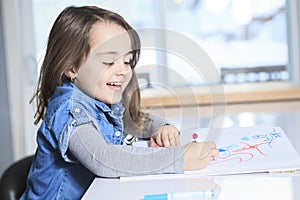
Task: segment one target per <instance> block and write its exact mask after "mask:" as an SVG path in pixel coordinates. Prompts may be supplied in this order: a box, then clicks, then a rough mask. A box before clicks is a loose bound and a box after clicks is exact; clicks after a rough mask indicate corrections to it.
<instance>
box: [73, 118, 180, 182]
mask: <svg viewBox="0 0 300 200" xmlns="http://www.w3.org/2000/svg"><path fill="white" fill-rule="evenodd" d="M151 118H152V122H151V123H150V124H149V127H148V129H147V130H148V131H146V132H145V133H143V135H144V136H145V135H146V136H149V137H150V136H151V135H152V134H153V133H154V132H155V131H156V130H157V129H158V128H159V127H161V126H163V125H164V123H165V120H162V118H159V117H155V116H153V115H152V116H151ZM127 131H128V133H129V132H130V130H127ZM69 151H70V152H71V153H72V154H73V156H75V157H76V159H77V160H78V161H79V162H81V163H82V164H83V165H84V166H85V167H86V168H87V169H89V170H90V171H91V172H93V173H94V174H96V175H97V176H101V177H120V176H134V175H146V174H161V173H183V172H184V147H183V146H179V147H161V148H144V147H134V146H126V145H113V144H108V143H106V141H105V140H104V138H103V136H102V134H101V133H100V134H99V129H98V128H97V127H95V126H94V125H93V124H91V123H90V124H84V125H81V126H78V127H76V128H75V130H74V131H73V133H72V134H71V136H70V139H69Z"/></svg>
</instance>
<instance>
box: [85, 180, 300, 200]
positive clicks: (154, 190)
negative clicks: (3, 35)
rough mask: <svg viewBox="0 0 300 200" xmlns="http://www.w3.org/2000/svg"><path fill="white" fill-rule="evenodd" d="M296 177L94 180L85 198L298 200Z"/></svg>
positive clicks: (298, 192)
mask: <svg viewBox="0 0 300 200" xmlns="http://www.w3.org/2000/svg"><path fill="white" fill-rule="evenodd" d="M299 188H300V176H299V174H298V175H287V174H284V175H266V174H265V175H262V174H256V175H255V174H254V175H234V176H215V177H198V178H172V179H165V180H136V181H120V180H119V179H102V178H97V179H96V180H95V181H94V182H93V184H92V185H91V187H90V188H89V190H88V191H87V193H86V194H85V196H84V198H83V199H85V200H89V199H112V200H114V199H116V200H120V199H122V200H123V199H126V200H127V199H128V200H142V199H143V197H144V195H147V194H160V193H167V192H187V191H195V190H208V189H213V190H215V192H216V196H217V198H215V199H218V200H242V199H243V200H299V199H300V190H299Z"/></svg>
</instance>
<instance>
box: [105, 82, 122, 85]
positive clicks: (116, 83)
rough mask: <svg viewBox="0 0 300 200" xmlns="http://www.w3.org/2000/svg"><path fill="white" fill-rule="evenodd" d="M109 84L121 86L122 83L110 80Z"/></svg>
mask: <svg viewBox="0 0 300 200" xmlns="http://www.w3.org/2000/svg"><path fill="white" fill-rule="evenodd" d="M107 84H108V85H112V86H121V85H122V83H121V82H109V83H107Z"/></svg>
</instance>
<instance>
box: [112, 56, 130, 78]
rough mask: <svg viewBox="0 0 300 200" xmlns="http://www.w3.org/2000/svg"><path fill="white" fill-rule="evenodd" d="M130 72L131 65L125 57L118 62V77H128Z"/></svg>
mask: <svg viewBox="0 0 300 200" xmlns="http://www.w3.org/2000/svg"><path fill="white" fill-rule="evenodd" d="M130 71H131V66H130V64H128V63H127V61H126V60H125V59H124V58H123V57H120V58H119V59H118V60H117V62H116V73H117V74H118V75H126V74H128V73H129V72H130Z"/></svg>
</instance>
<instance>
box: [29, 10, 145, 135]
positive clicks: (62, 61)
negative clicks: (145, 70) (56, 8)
mask: <svg viewBox="0 0 300 200" xmlns="http://www.w3.org/2000/svg"><path fill="white" fill-rule="evenodd" d="M97 22H109V23H114V24H117V25H119V26H121V27H123V28H124V29H125V30H126V31H127V32H128V34H129V36H130V39H131V45H132V49H133V52H132V53H133V59H132V61H131V68H132V78H131V80H130V82H129V84H128V86H127V88H126V89H125V91H124V93H123V98H122V102H123V104H124V106H125V113H124V121H125V123H124V124H125V129H126V126H134V127H136V128H138V129H139V128H145V127H146V125H147V123H148V122H149V120H150V119H149V117H148V114H146V113H145V112H143V111H142V107H141V103H140V89H139V87H138V81H137V76H136V73H135V70H134V68H135V66H136V64H137V62H138V60H139V56H140V48H141V44H140V39H139V36H138V34H137V32H136V31H135V30H134V29H133V28H132V27H131V26H130V25H129V24H128V23H127V22H126V21H125V20H124V18H123V17H121V16H120V15H119V14H117V13H114V12H112V11H109V10H105V9H102V8H98V7H95V6H83V7H73V6H72V7H67V8H65V9H64V10H63V11H62V12H61V13H60V14H59V16H58V17H57V19H56V20H55V22H54V24H53V27H52V29H51V31H50V34H49V38H48V43H47V49H46V55H45V58H44V61H43V64H42V67H41V71H40V77H39V80H38V85H37V89H36V91H35V93H34V94H33V97H32V98H31V100H30V103H32V102H33V101H34V99H35V100H36V104H37V105H36V106H37V110H36V112H35V116H34V117H35V121H34V123H35V124H38V123H39V121H40V120H43V118H44V116H45V112H46V108H47V106H48V103H49V101H50V99H51V96H52V94H53V93H54V91H55V88H56V87H57V86H61V85H62V83H63V82H64V81H71V80H70V78H69V77H67V76H65V75H64V73H65V72H66V71H68V70H70V69H71V68H73V67H75V69H76V70H78V69H79V67H80V66H81V64H82V63H83V62H84V61H85V60H86V58H87V56H88V54H89V53H90V49H91V46H90V32H91V29H92V27H93V25H94V24H95V23H97ZM131 129H132V128H131Z"/></svg>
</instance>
